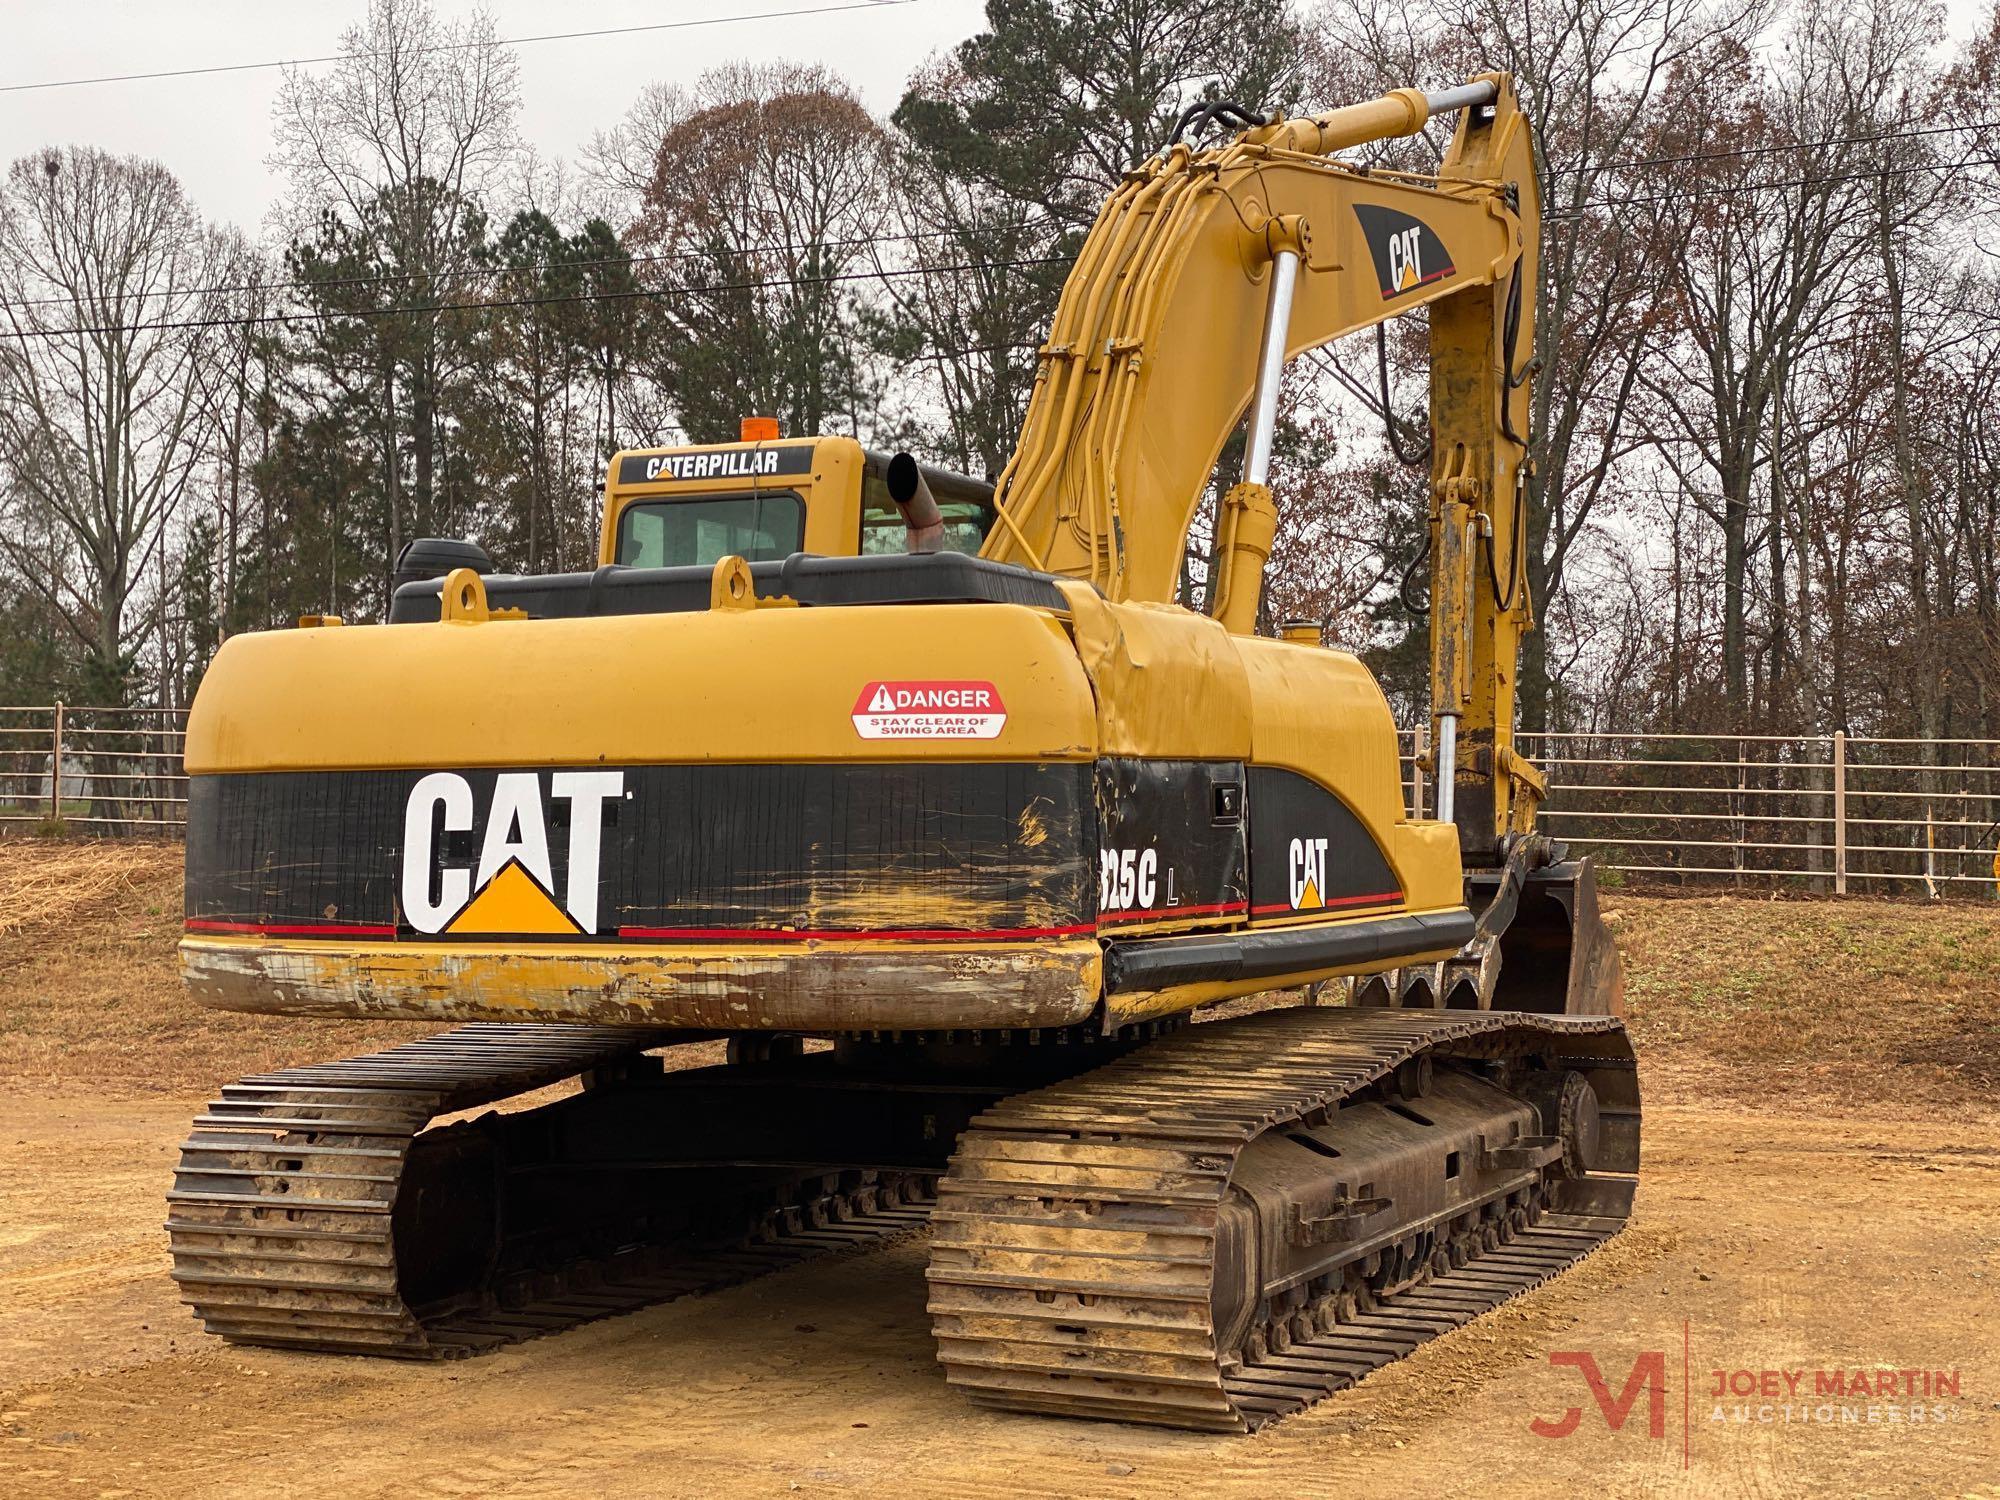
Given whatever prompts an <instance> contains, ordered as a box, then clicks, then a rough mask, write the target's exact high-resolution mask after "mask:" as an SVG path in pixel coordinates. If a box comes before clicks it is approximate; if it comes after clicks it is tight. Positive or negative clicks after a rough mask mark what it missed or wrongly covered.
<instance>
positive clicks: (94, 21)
mask: <svg viewBox="0 0 2000 1500" xmlns="http://www.w3.org/2000/svg"><path fill="white" fill-rule="evenodd" d="M433 3H434V5H435V8H436V9H437V10H438V12H439V13H440V14H444V15H460V14H469V13H470V12H471V11H473V10H474V9H475V8H476V7H475V6H474V5H473V4H472V3H470V0H433ZM838 3H843V0H592V3H591V4H589V5H580V4H577V3H575V0H569V3H560V0H488V3H487V5H486V9H487V10H488V11H489V12H491V13H492V16H493V18H494V23H495V27H496V29H497V30H498V31H499V33H500V35H501V36H502V37H507V38H512V37H525V36H537V35H542V34H545V33H549V32H562V31H580V30H585V29H596V28H603V27H617V26H644V25H649V24H655V23H658V22H662V21H681V20H698V19H702V18H707V17H726V16H744V15H749V14H753V13H755V12H759V11H777V10H795V9H803V8H806V7H808V6H812V5H816V4H838ZM366 11H367V3H366V0H316V3H303V0H7V3H5V4H4V5H0V86H4V85H7V84H17V83H39V82H42V81H44V80H51V79H64V78H90V77H99V76H102V75H105V74H114V73H146V72H157V71H161V70H164V69H168V68H191V67H205V66H212V65H215V64H221V63H238V62H263V61H267V60H269V59H272V58H293V57H316V56H322V55H324V54H326V53H329V52H336V51H338V50H339V41H340V34H341V32H343V31H344V30H346V29H347V28H348V27H349V26H350V25H353V24H355V23H357V22H359V21H360V20H361V19H362V17H363V16H364V15H365V14H366ZM984 11H985V7H984V5H983V4H982V0H912V3H909V4H904V5H893V6H884V7H882V8H880V9H871V10H850V11H846V12H843V13H838V14H829V15H819V16H790V17H786V18H784V19H781V20H739V21H727V22H723V23H721V24H716V25H706V26H692V27H687V28H684V29H681V30H677V31H661V32H654V33H651V34H650V35H641V36H621V37H589V38H580V39H578V40H575V41H557V42H537V43H535V44H534V45H532V46H524V47H521V48H519V49H517V53H516V55H517V56H518V58H519V59H520V64H521V119H520V124H521V131H522V133H523V135H525V136H526V137H527V139H528V140H529V142H531V143H532V144H533V145H534V146H535V147H536V149H537V150H538V151H540V152H541V153H542V154H544V155H546V156H565V157H570V158H572V159H573V158H574V157H575V156H576V154H577V150H578V148H579V147H580V146H582V145H583V143H584V142H586V141H588V140H589V139H590V137H591V134H592V133H593V132H594V131H597V130H600V129H603V128H605V127H606V126H609V125H611V124H613V123H614V122H616V120H617V119H618V117H619V116H620V115H622V114H624V113H625V110H626V107H627V106H628V105H630V104H631V102H632V100H633V98H634V97H635V96H636V95H637V94H638V92H639V90H640V88H642V87H643V86H644V85H645V84H647V83H650V82H653V81H655V80H678V79H687V80H692V79H693V78H694V77H695V75H697V74H699V73H701V72H703V71H704V70H706V69H708V68H712V67H715V66H716V65H718V64H720V63H725V62H730V61H733V60H735V59H739V58H756V59H760V60H780V59H784V60H790V61H796V62H824V63H825V64H827V65H828V66H829V67H831V68H833V69H834V70H835V71H837V72H839V73H840V74H841V75H843V76H844V77H845V78H847V79H848V80H849V81H850V82H851V83H852V84H853V85H854V86H855V87H856V88H857V89H859V90H860V91H861V95H862V98H863V100H864V102H866V103H867V105H868V106H869V108H871V109H873V110H875V111H877V112H878V113H882V112H886V111H887V110H890V109H893V108H894V107H895V104H896V101H897V100H898V99H899V98H901V97H902V90H903V84H904V81H905V80H906V79H907V78H908V77H909V75H910V73H911V70H912V69H914V68H915V67H916V65H917V64H918V63H920V62H922V61H923V60H924V59H925V58H926V57H928V56H929V55H930V54H931V53H933V52H935V51H937V50H939V49H941V48H945V47H950V46H952V45H953V44H955V43H957V42H959V41H962V40H963V39H964V38H966V37H968V36H971V35H972V34H973V33H974V32H975V31H978V30H979V29H980V27H981V23H982V19H983V16H984ZM278 79H279V74H278V70H277V69H275V68H268V69H262V70H258V71H255V72H243V73H225V74H220V75H211V76H208V77H200V78H160V79H152V80H148V81H146V82H141V83H106V84H95V85H91V86H87V87H79V88H61V89H35V90H28V91H25V92H17V93H0V164H4V163H6V162H12V161H13V160H14V159H15V158H16V157H19V156H21V155H23V154H24V153H26V152H29V151H33V150H36V149H38V148H40V147H42V146H46V145H52V144H58V145H69V144H81V145H93V146H101V147H103V148H104V149H106V150H108V151H114V152H118V153H119V154H121V155H136V156H148V157H153V158H155V159H157V160H159V161H162V162H165V163H166V165H167V166H168V167H169V168H170V169H171V170H172V171H173V172H174V173H175V175H177V176H178V177H179V178H180V180H181V182H182V183H183V184H184V185H185V186H186V188H187V190H188V192H189V193H190V194H191V195H192V196H193V198H194V200H195V202H196V203H197V204H198V205H200V207H201V209H202V212H203V213H205V214H206V215H208V216H209V217H210V218H213V219H219V220H225V221H230V222H234V223H236V224H239V225H241V226H242V227H243V228H244V229H246V230H248V231H250V232H251V233H253V234H254V233H256V232H257V231H258V230H259V228H260V227H261V225H262V223H263V218H264V211H265V209H266V208H267V207H268V206H269V204H270V203H271V200H272V199H273V198H274V197H275V196H276V195H277V193H278V190H279V186H280V185H279V183H278V181H277V179H276V178H274V177H273V176H272V175H271V173H270V172H269V171H267V170H266V168H265V166H264V157H265V155H266V153H267V152H268V151H269V149H270V144H269V143H270V130H271V100H272V96H273V95H274V94H275V92H276V91H277V87H278Z"/></svg>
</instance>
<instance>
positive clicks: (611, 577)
mask: <svg viewBox="0 0 2000 1500" xmlns="http://www.w3.org/2000/svg"><path fill="white" fill-rule="evenodd" d="M714 571H715V570H714V569H713V568H706V567H693V568H623V567H618V566H616V565H612V566H607V567H602V568H598V569H597V570H596V571H594V572H590V573H545V574H537V575H531V576H526V577H517V576H514V575H511V574H498V575H495V576H492V577H489V578H487V579H486V580H485V584H486V599H487V602H488V603H489V604H490V605H491V606H492V607H493V608H495V609H524V610H526V611H527V612H528V614H529V615H530V616H532V617H533V618H535V619H573V618H576V617H578V616H584V615H653V614H677V613H685V612H687V611H691V610H702V609H707V608H708V603H709V584H710V581H711V579H712V578H713V576H714ZM750 576H751V578H752V579H753V580H754V581H755V583H756V586H757V595H758V597H759V598H763V599H777V598H788V599H796V600H797V601H798V602H799V603H800V604H806V605H819V606H833V605H842V604H1025V605H1027V606H1029V607H1030V608H1033V609H1053V610H1060V609H1063V608H1065V607H1066V605H1065V602H1064V600H1063V596H1062V591H1061V590H1060V589H1058V588H1057V587H1056V585H1055V581H1054V580H1053V579H1052V578H1050V577H1049V575H1047V574H1046V573H1036V572H1033V571H1031V570H1029V569H1027V568H1017V567H1014V566H1013V565H1012V564H1010V563H996V562H988V561H986V560H985V559H984V558H979V557H967V556H965V555H964V554H963V553H959V552H933V553H926V554H922V555H917V556H910V555H906V554H901V553H893V554H887V555H883V556H878V557H814V556H812V555H811V554H810V553H805V552H795V553H793V554H792V555H791V556H790V557H788V558H786V559H785V560H784V561H783V562H753V563H751V564H750ZM441 582H442V580H439V579H428V580H425V581H423V582H420V583H406V584H404V585H403V586H402V587H400V588H398V589H397V590H396V594H395V598H394V599H393V600H392V601H391V603H390V607H389V622H390V623H391V624H393V625H405V624H423V623H426V622H430V621H435V620H436V619H437V618H438V590H439V586H440V584H441Z"/></svg>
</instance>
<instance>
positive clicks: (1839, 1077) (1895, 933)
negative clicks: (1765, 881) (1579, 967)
mask: <svg viewBox="0 0 2000 1500" xmlns="http://www.w3.org/2000/svg"><path fill="white" fill-rule="evenodd" d="M1607 906H1608V907H1609V908H1610V916H1609V920H1610V921H1611V922H1612V925H1613V928H1614V930H1615V931H1616V932H1617V934H1618V943H1619V947H1620V948H1621V949H1622V950H1623V952H1624V955H1625V968H1626V975H1627V979H1626V1009H1627V1012H1628V1014H1629V1017H1630V1019H1631V1023H1632V1030H1633V1035H1634V1039H1635V1041H1636V1042H1637V1044H1638V1048H1639V1053H1640V1056H1641V1057H1642V1058H1644V1059H1645V1060H1646V1065H1647V1070H1648V1073H1649V1074H1650V1075H1651V1076H1652V1077H1653V1078H1654V1080H1655V1083H1656V1087H1657V1086H1664V1089H1665V1091H1666V1092H1667V1093H1668V1094H1670V1095H1673V1094H1677V1095H1679V1096H1681V1097H1684V1098H1694V1099H1707V1098H1728V1099H1731V1100H1733V1101H1739V1102H1740V1101H1745V1100H1751V1099H1754V1098H1756V1097H1758V1096H1759V1095H1763V1094H1765V1093H1767V1092H1770V1093H1775V1094H1776V1095H1777V1096H1778V1097H1780V1098H1783V1099H1787V1100H1790V1101H1796V1100H1798V1099H1802V1098H1807V1097H1819V1098H1828V1099H1834V1100H1841V1099H1875V1100H1880V1099H1884V1098H1891V1099H1896V1100H1907V1101H1911V1102H1923V1103H1928V1104H1937V1105H1946V1106H1949V1105H1955V1104H1956V1105H1966V1104H1977V1105H1980V1106H1984V1107H1990V1106H1991V1101H1992V1097H1993V1094H1994V1092H1995V1086H1996V1085H2000V909H1995V908H1992V907H1987V906H1983V905H1971V904H1967V905H1951V906H1925V905H1920V904H1917V903H1912V902H1889V901H1860V900H1846V901H1768V900H1757V899H1747V900H1746V899H1742V898H1733V897H1728V896H1710V897H1694V898H1689V897H1640V896H1619V897H1616V898H1613V899H1611V900H1609V901H1608V902H1607Z"/></svg>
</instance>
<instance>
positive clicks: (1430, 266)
mask: <svg viewBox="0 0 2000 1500" xmlns="http://www.w3.org/2000/svg"><path fill="white" fill-rule="evenodd" d="M1354 216H1355V217H1356V218H1357V219H1359V220H1360V221H1361V233H1362V235H1363V237H1364V238H1365V239H1366V240H1367V241H1368V253H1369V254H1370V255H1371V256H1372V257H1373V258H1374V261H1375V278H1376V280H1377V281H1378V282H1379V283H1380V284H1381V287H1382V296H1383V299H1384V300H1385V301H1386V300H1387V299H1388V298H1390V297H1400V296H1402V295H1403V294H1404V293H1405V292H1414V291H1415V290H1417V288H1419V287H1423V286H1429V285H1430V284H1431V283H1432V282H1434V281H1442V280H1444V278H1445V277H1447V276H1455V275H1457V274H1458V267H1456V266H1454V265H1453V264H1452V263H1451V256H1450V254H1449V253H1448V252H1447V251H1446V250H1445V248H1444V241H1443V240H1441V239H1439V238H1438V237H1437V233H1436V231H1434V230H1433V229H1432V228H1431V227H1430V225H1428V224H1426V223H1424V222H1423V220H1421V219H1413V218H1411V217H1410V216H1409V215H1408V214H1406V213H1403V212H1402V211H1401V210H1399V209H1394V208H1383V207H1381V206H1380V205H1379V204H1374V203H1357V204H1355V205H1354Z"/></svg>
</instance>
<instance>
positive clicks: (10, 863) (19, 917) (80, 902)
mask: <svg viewBox="0 0 2000 1500" xmlns="http://www.w3.org/2000/svg"><path fill="white" fill-rule="evenodd" d="M180 863H181V846H180V845H179V844H172V845H166V844H138V843H128V842H123V841H121V842H117V843H101V844H45V843H33V844H27V843H18V842H10V843H0V936H12V935H13V934H15V933H19V932H24V931H28V930H30V929H48V928H58V927H61V926H62V925H63V924H64V922H65V920H66V919H68V918H70V917H72V916H74V915H75V914H77V913H79V912H82V911H85V910H86V909H102V908H103V907H105V906H106V905H108V904H114V903H116V902H117V901H119V900H120V899H122V898H123V897H124V896H126V895H127V894H129V893H130V892H131V890H132V889H133V887H134V886H135V885H136V884H137V883H138V882H139V881H140V880H143V879H154V878H158V877H160V876H162V875H164V874H165V873H167V872H168V871H170V870H171V871H173V872H175V873H178V872H179V870H180ZM175 900H176V901H178V900H179V893H178V892H176V894H175Z"/></svg>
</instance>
